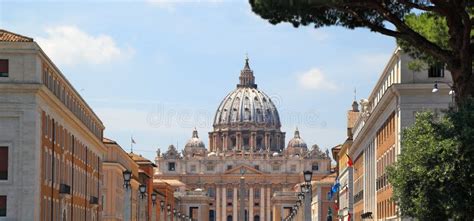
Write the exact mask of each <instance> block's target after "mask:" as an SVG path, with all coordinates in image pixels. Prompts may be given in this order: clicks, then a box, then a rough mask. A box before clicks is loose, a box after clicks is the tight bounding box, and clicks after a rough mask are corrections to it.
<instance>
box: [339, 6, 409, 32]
mask: <svg viewBox="0 0 474 221" xmlns="http://www.w3.org/2000/svg"><path fill="white" fill-rule="evenodd" d="M345 10H346V11H347V12H349V13H350V14H351V15H352V16H353V17H354V18H355V19H357V21H359V22H361V23H362V24H364V25H365V26H367V27H368V28H370V29H371V30H372V31H375V32H379V33H381V34H384V35H388V36H392V37H395V38H401V36H402V33H400V32H398V31H393V30H390V29H388V28H384V27H382V26H379V25H376V24H374V23H372V22H370V21H368V20H365V19H363V18H362V17H361V16H359V15H358V14H357V12H355V11H354V10H352V9H350V8H346V9H345Z"/></svg>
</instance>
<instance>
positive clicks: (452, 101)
mask: <svg viewBox="0 0 474 221" xmlns="http://www.w3.org/2000/svg"><path fill="white" fill-rule="evenodd" d="M440 83H441V84H446V85H448V87H449V89H450V90H449V93H448V94H449V95H450V96H451V104H452V105H454V96H455V95H456V91H455V88H454V85H452V84H450V83H448V82H445V81H435V84H434V85H433V89H432V90H431V92H433V93H437V92H438V91H439V88H438V84H440Z"/></svg>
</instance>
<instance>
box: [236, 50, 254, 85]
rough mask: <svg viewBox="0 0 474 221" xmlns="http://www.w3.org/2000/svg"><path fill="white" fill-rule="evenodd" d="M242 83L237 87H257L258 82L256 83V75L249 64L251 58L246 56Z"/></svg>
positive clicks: (241, 77) (241, 72)
mask: <svg viewBox="0 0 474 221" xmlns="http://www.w3.org/2000/svg"><path fill="white" fill-rule="evenodd" d="M239 80H240V84H238V85H237V87H250V88H257V84H255V76H254V75H253V71H252V69H250V65H249V58H248V57H247V58H245V65H244V69H242V70H241V71H240V77H239Z"/></svg>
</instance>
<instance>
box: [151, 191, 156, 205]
mask: <svg viewBox="0 0 474 221" xmlns="http://www.w3.org/2000/svg"><path fill="white" fill-rule="evenodd" d="M151 202H152V203H153V206H154V205H156V193H155V192H153V193H152V194H151Z"/></svg>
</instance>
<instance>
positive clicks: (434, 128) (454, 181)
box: [388, 99, 474, 220]
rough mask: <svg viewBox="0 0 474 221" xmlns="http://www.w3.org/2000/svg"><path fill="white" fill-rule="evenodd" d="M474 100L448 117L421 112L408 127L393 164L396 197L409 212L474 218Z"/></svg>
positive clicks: (432, 217) (405, 212)
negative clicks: (473, 216) (472, 212)
mask: <svg viewBox="0 0 474 221" xmlns="http://www.w3.org/2000/svg"><path fill="white" fill-rule="evenodd" d="M472 125H474V102H473V100H472V99H468V101H466V102H464V103H463V104H462V105H461V106H459V109H458V110H457V111H454V110H450V111H449V112H448V113H446V115H445V116H443V117H437V116H435V115H434V114H433V113H432V112H423V113H419V114H417V115H416V121H415V123H414V125H412V126H411V127H409V128H407V129H405V130H404V131H403V133H402V148H401V153H400V155H399V156H398V159H397V162H396V163H394V164H393V166H391V167H389V169H388V177H389V182H390V183H391V185H392V186H393V191H394V192H393V198H394V200H395V201H396V202H397V204H398V205H399V208H400V211H401V213H402V215H404V216H410V217H414V218H417V219H419V220H447V219H448V218H454V219H455V220H470V219H472V215H471V211H474V166H473V165H474V164H473V162H474V161H473V160H474V128H473V127H472Z"/></svg>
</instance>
